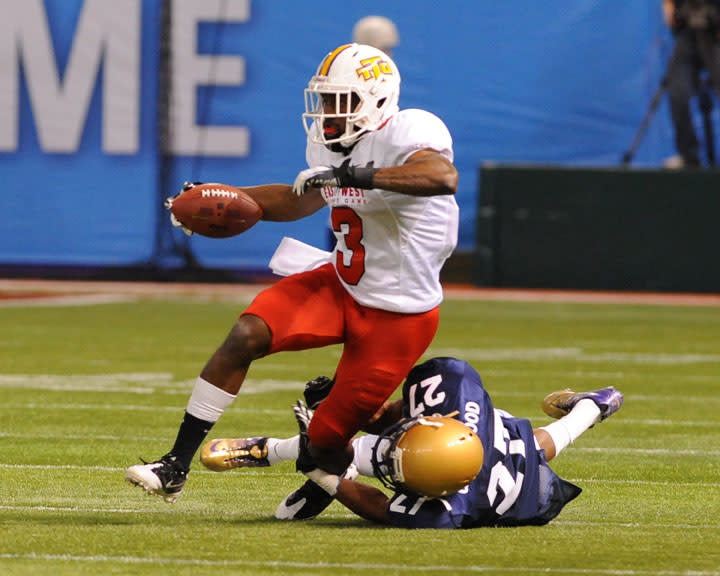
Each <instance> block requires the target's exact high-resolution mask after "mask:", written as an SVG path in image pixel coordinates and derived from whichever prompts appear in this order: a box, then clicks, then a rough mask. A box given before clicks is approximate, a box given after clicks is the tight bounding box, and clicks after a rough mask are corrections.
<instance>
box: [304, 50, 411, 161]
mask: <svg viewBox="0 0 720 576" xmlns="http://www.w3.org/2000/svg"><path fill="white" fill-rule="evenodd" d="M399 97H400V72H399V71H398V69H397V66H396V65H395V62H393V61H392V59H391V58H390V56H388V55H387V54H385V53H384V52H382V51H381V50H378V49H377V48H373V47H372V46H366V45H364V44H344V45H343V46H339V47H338V48H336V49H335V50H333V51H332V52H330V53H329V54H328V55H327V56H326V57H325V58H324V59H323V61H322V62H321V63H320V66H319V67H318V69H317V72H316V73H315V75H314V76H313V77H312V78H311V79H310V82H309V83H308V87H307V88H306V89H305V113H304V114H303V125H304V127H305V131H306V132H307V133H308V135H309V136H310V138H311V139H312V141H313V142H316V143H319V144H324V145H325V146H328V147H330V146H332V145H338V144H339V145H341V146H342V147H344V148H350V147H352V146H353V145H354V144H355V142H357V140H358V139H359V138H360V137H361V136H362V135H363V134H365V133H366V132H368V131H370V130H376V129H377V128H378V127H380V125H381V124H382V123H383V122H385V121H386V120H387V119H388V118H390V116H392V115H393V114H394V113H395V112H397V111H398V99H399ZM326 122H328V123H332V124H334V125H335V124H337V125H339V126H340V130H339V131H337V132H336V133H326V131H325V127H326Z"/></svg>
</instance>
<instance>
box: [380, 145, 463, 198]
mask: <svg viewBox="0 0 720 576" xmlns="http://www.w3.org/2000/svg"><path fill="white" fill-rule="evenodd" d="M457 184H458V173H457V170H456V169H455V166H453V165H452V163H451V162H450V161H449V160H448V159H447V158H445V157H444V156H442V155H440V154H438V153H437V152H432V151H428V150H422V151H420V152H416V153H415V154H414V155H413V156H411V157H410V159H409V160H408V161H407V162H405V164H402V165H400V166H392V167H388V168H380V169H379V170H378V171H377V172H375V174H374V177H373V185H374V187H375V188H380V189H382V190H390V191H392V192H399V193H401V194H408V195H409V196H442V195H450V194H455V192H457Z"/></svg>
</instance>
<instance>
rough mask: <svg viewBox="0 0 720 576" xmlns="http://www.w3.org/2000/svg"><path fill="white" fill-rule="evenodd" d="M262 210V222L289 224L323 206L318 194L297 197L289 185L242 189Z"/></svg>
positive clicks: (323, 203) (268, 185)
mask: <svg viewBox="0 0 720 576" xmlns="http://www.w3.org/2000/svg"><path fill="white" fill-rule="evenodd" d="M242 189H243V190H244V191H245V192H247V193H248V194H249V195H250V196H251V197H252V198H253V199H254V200H255V201H256V202H257V203H258V204H259V205H260V207H261V208H262V210H263V217H262V219H263V220H267V221H270V222H291V221H294V220H299V219H300V218H304V217H305V216H309V215H310V214H313V213H314V212H317V211H318V210H319V209H320V208H321V207H323V206H325V201H324V200H323V199H322V196H320V194H319V193H317V194H304V195H302V196H300V197H298V196H297V195H296V194H295V193H294V192H293V190H292V186H290V185H289V184H263V185H261V186H248V187H244V186H243V187H242Z"/></svg>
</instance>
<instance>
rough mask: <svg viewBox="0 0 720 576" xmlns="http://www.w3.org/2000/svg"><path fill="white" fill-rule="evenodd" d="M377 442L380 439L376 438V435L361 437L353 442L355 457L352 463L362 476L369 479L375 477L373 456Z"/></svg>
mask: <svg viewBox="0 0 720 576" xmlns="http://www.w3.org/2000/svg"><path fill="white" fill-rule="evenodd" d="M377 440H378V437H377V436H375V434H367V435H365V436H359V437H357V438H355V440H353V450H354V452H355V456H354V457H353V461H352V463H353V464H354V465H355V467H356V468H357V471H358V473H359V474H360V475H361V476H367V477H369V478H372V477H374V476H375V473H374V471H373V466H372V454H373V448H374V446H375V443H376V442H377Z"/></svg>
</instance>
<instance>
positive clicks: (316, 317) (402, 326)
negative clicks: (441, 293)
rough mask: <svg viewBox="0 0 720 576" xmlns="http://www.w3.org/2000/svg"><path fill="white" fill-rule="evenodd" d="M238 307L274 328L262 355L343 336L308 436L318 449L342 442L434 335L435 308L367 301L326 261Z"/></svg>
mask: <svg viewBox="0 0 720 576" xmlns="http://www.w3.org/2000/svg"><path fill="white" fill-rule="evenodd" d="M244 314H253V315H255V316H258V317H260V318H262V319H263V320H264V321H265V323H266V324H267V325H268V327H269V328H270V331H271V332H272V343H271V345H270V349H269V350H268V354H273V353H275V352H280V351H285V350H307V349H309V348H319V347H321V346H328V345H330V344H339V343H344V347H343V352H342V356H341V357H340V362H339V364H338V366H337V370H336V372H335V378H336V381H335V385H334V386H333V389H332V391H331V392H330V395H329V396H328V397H327V399H326V400H325V401H323V403H322V404H321V405H320V406H319V407H318V409H317V410H316V411H315V415H314V416H313V419H312V421H311V423H310V429H309V430H308V436H309V437H310V440H311V441H312V443H313V444H315V445H316V446H318V447H319V448H324V449H329V450H339V449H341V448H343V447H344V446H345V445H346V444H347V443H348V442H349V441H350V440H351V439H352V437H353V436H354V435H355V433H356V432H358V430H360V429H361V428H362V427H363V426H364V425H365V424H366V423H367V422H368V421H369V420H370V418H371V417H372V416H373V415H374V414H375V412H377V410H379V409H380V407H381V406H382V404H383V402H385V400H387V399H388V398H389V397H390V396H391V395H392V393H393V392H394V391H395V389H396V388H397V387H398V386H399V385H400V384H401V383H402V382H403V380H404V379H405V377H406V376H407V374H408V372H409V371H410V369H411V368H412V367H413V366H414V365H415V363H416V362H417V361H418V359H419V358H420V356H422V354H423V353H424V352H425V350H426V349H427V347H428V346H429V345H430V342H432V339H433V337H434V336H435V332H436V331H437V327H438V318H439V313H438V308H437V307H436V308H433V309H432V310H429V311H427V312H422V313H419V314H400V313H397V312H388V311H385V310H378V309H376V308H368V307H366V306H362V305H360V304H358V303H357V302H355V300H353V298H352V297H351V296H350V295H349V294H348V293H347V291H346V290H345V289H344V288H343V286H342V284H341V282H340V280H339V279H338V277H337V274H336V272H335V269H334V268H333V266H332V265H331V264H326V265H324V266H321V267H320V268H316V269H315V270H311V271H309V272H303V273H301V274H294V275H292V276H288V277H287V278H283V279H282V280H280V281H279V282H277V283H276V284H274V285H273V286H271V287H270V288H268V289H266V290H264V291H263V292H261V293H260V294H258V296H257V297H256V298H255V300H254V301H253V302H252V304H250V306H249V307H248V308H247V310H245V312H244Z"/></svg>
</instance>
